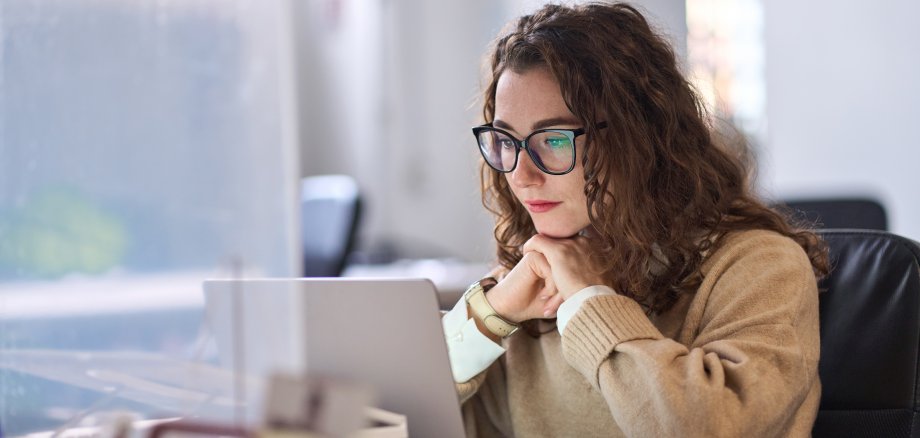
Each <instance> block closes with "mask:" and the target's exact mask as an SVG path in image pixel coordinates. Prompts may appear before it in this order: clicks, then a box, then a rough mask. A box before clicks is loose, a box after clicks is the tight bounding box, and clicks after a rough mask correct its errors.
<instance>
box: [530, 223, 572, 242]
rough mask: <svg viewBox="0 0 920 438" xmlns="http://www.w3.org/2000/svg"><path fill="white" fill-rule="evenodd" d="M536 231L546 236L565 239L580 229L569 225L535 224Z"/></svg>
mask: <svg viewBox="0 0 920 438" xmlns="http://www.w3.org/2000/svg"><path fill="white" fill-rule="evenodd" d="M535 228H536V229H537V233H538V234H541V235H543V236H546V237H552V238H554V239H567V238H569V237H572V236H574V235H576V234H578V232H579V231H581V229H580V228H571V227H553V226H540V225H536V226H535Z"/></svg>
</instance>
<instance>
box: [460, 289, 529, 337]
mask: <svg viewBox="0 0 920 438" xmlns="http://www.w3.org/2000/svg"><path fill="white" fill-rule="evenodd" d="M496 283H497V282H496V281H495V279H494V278H491V277H487V278H484V279H482V280H479V281H477V282H475V283H473V284H472V285H470V287H469V288H468V289H467V290H466V293H465V294H464V299H465V300H466V303H467V306H468V309H469V310H470V313H471V314H472V315H474V318H475V320H476V323H477V327H480V328H482V327H485V329H486V330H487V331H489V332H491V333H492V334H494V335H495V336H497V337H498V338H504V337H508V336H511V334H513V333H514V332H515V331H517V329H518V325H517V324H516V323H514V322H512V321H509V320H507V319H505V317H504V316H502V315H501V314H499V313H498V311H497V310H496V309H495V308H494V307H492V303H491V302H490V301H489V300H488V299H487V298H486V291H488V290H489V289H492V288H493V287H494V286H495V285H496ZM480 324H481V326H480Z"/></svg>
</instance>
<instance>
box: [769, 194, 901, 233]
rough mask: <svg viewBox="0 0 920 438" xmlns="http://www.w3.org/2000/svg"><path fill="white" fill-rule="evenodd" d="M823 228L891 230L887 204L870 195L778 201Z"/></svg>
mask: <svg viewBox="0 0 920 438" xmlns="http://www.w3.org/2000/svg"><path fill="white" fill-rule="evenodd" d="M779 206H785V207H788V208H790V209H792V210H793V212H794V213H795V214H796V215H797V216H799V217H801V218H803V219H804V220H805V221H807V222H809V223H815V224H818V226H819V227H821V228H859V229H866V230H881V231H887V230H888V215H887V214H886V213H885V207H884V206H882V204H881V203H880V202H878V201H876V200H874V199H869V198H827V199H795V200H787V201H784V202H782V203H780V204H779Z"/></svg>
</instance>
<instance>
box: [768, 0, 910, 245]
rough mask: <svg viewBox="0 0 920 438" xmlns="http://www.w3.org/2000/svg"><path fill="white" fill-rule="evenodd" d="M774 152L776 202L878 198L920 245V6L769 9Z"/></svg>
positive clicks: (827, 1) (792, 4)
mask: <svg viewBox="0 0 920 438" xmlns="http://www.w3.org/2000/svg"><path fill="white" fill-rule="evenodd" d="M764 7H765V19H766V53H767V60H766V65H767V120H768V129H767V132H768V137H767V148H766V150H765V151H764V153H763V156H762V160H763V164H764V168H763V173H762V177H763V178H762V182H763V183H764V184H765V185H766V187H767V188H768V189H770V190H771V191H772V192H773V193H774V194H775V195H776V196H778V197H789V196H797V195H801V194H840V193H848V192H856V193H868V194H875V195H877V196H879V197H881V199H882V201H884V202H885V203H886V204H887V209H888V213H889V221H890V226H891V227H892V230H893V231H895V232H897V233H900V234H904V235H907V236H909V237H912V238H914V239H917V238H920V202H918V201H920V196H918V195H917V189H916V187H917V185H918V178H917V171H916V169H917V166H918V163H920V129H918V126H920V123H918V116H920V81H918V78H920V56H918V54H920V26H917V17H920V3H918V2H916V1H913V0H881V1H878V2H873V3H871V4H865V3H857V2H852V1H847V2H839V1H832V0H812V1H808V2H798V1H793V0H770V1H765V2H764Z"/></svg>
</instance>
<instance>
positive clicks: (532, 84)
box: [493, 68, 590, 238]
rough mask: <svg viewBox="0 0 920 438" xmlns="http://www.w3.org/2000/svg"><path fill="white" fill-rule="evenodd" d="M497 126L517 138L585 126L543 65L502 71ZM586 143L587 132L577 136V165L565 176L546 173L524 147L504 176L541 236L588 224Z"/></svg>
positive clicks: (559, 235)
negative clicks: (535, 133)
mask: <svg viewBox="0 0 920 438" xmlns="http://www.w3.org/2000/svg"><path fill="white" fill-rule="evenodd" d="M493 125H494V126H495V127H496V128H501V129H504V130H506V131H508V132H510V133H511V134H513V135H514V136H515V137H517V138H519V139H524V138H525V137H527V136H528V135H529V134H530V133H531V132H533V131H535V130H537V129H543V128H568V129H575V128H581V127H582V126H581V124H580V123H579V122H578V119H577V118H576V117H575V115H574V114H572V112H571V111H569V109H568V108H567V107H566V105H565V101H564V100H563V99H562V92H561V91H560V89H559V84H558V83H557V82H556V80H555V79H554V78H553V76H552V74H551V73H550V72H549V71H548V70H546V69H543V68H535V69H530V70H528V71H526V72H525V73H521V74H518V73H515V72H512V71H510V70H506V71H505V72H504V73H502V75H501V77H499V79H498V86H497V88H496V90H495V120H494V121H493ZM584 141H585V137H584V136H579V137H578V138H576V142H575V151H576V157H577V159H576V160H575V161H576V163H575V168H574V169H573V170H572V171H571V172H569V173H567V174H565V175H549V174H546V173H543V172H542V171H540V169H538V168H537V167H536V165H534V163H533V161H532V160H531V159H530V156H529V155H527V152H526V151H524V150H522V151H521V152H520V155H519V156H518V163H517V167H516V168H515V169H514V171H512V172H510V173H506V174H505V178H506V179H507V181H508V184H509V185H510V186H511V191H512V192H514V196H515V197H516V198H517V199H518V201H519V202H520V203H521V204H523V206H524V207H525V208H527V211H528V212H529V213H530V218H531V219H532V220H533V224H534V226H535V227H536V229H537V232H538V233H540V234H543V235H546V236H549V237H555V238H565V237H571V236H573V235H575V234H577V233H578V232H579V231H581V230H582V229H583V228H585V227H587V226H588V225H589V224H590V221H589V219H588V207H587V200H586V198H585V193H584V185H585V179H584V173H585V171H584V167H583V166H582V164H581V157H582V156H581V154H582V153H583V151H584Z"/></svg>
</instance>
